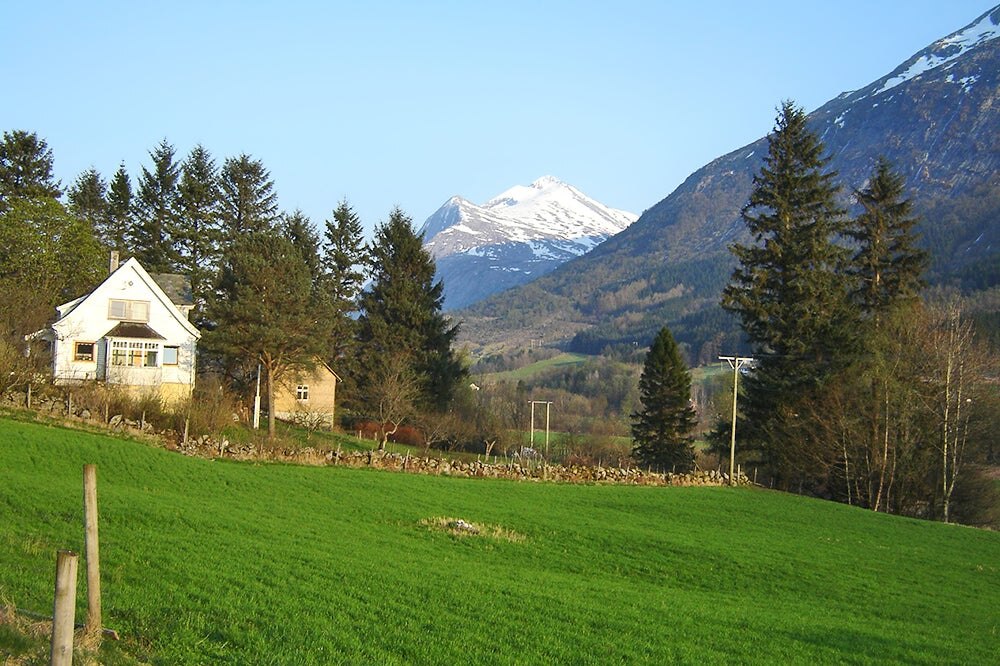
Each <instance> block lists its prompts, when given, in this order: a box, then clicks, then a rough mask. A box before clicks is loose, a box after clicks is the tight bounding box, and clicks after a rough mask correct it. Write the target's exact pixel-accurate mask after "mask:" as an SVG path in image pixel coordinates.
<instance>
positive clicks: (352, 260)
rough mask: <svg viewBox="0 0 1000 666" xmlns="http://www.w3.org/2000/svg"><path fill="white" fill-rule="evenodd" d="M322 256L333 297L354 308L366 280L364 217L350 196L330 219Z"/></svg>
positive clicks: (343, 308)
mask: <svg viewBox="0 0 1000 666" xmlns="http://www.w3.org/2000/svg"><path fill="white" fill-rule="evenodd" d="M322 259H323V269H324V272H325V273H326V275H327V278H328V279H329V282H330V296H331V298H332V299H333V300H334V301H335V302H336V303H337V304H338V306H339V307H340V309H341V311H342V312H349V311H351V310H353V309H354V307H356V305H357V303H356V299H357V297H358V294H359V293H360V292H361V285H362V282H363V281H364V274H363V273H362V272H361V267H362V265H363V264H364V262H365V247H364V237H363V229H362V227H361V219H360V218H359V217H358V215H357V213H355V212H354V209H353V208H351V205H350V204H349V203H347V200H346V199H345V200H343V201H341V202H340V203H339V204H338V205H337V208H336V209H335V210H334V211H333V219H332V220H327V221H326V231H325V233H324V242H323V253H322Z"/></svg>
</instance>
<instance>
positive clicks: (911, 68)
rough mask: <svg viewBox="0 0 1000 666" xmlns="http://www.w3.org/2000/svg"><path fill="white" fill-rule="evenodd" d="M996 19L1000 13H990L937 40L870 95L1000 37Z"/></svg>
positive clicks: (883, 90)
mask: <svg viewBox="0 0 1000 666" xmlns="http://www.w3.org/2000/svg"><path fill="white" fill-rule="evenodd" d="M995 17H997V18H995ZM998 19H1000V12H998V11H997V10H991V11H989V12H987V13H986V14H983V15H982V16H981V17H979V18H978V19H977V20H976V21H975V22H973V23H972V24H971V25H969V26H967V27H965V28H963V29H962V30H959V31H958V32H955V33H952V34H951V35H949V36H948V37H945V38H944V39H939V40H938V41H936V42H934V43H933V44H931V46H930V47H929V48H927V49H926V50H925V52H923V53H921V54H919V55H918V56H917V57H916V58H914V59H913V60H912V61H910V63H909V64H908V65H907V66H906V69H904V70H903V71H901V72H899V73H898V74H893V75H892V76H890V77H889V78H888V79H886V81H885V83H883V84H882V87H880V88H879V89H878V90H876V91H875V92H874V93H872V94H873V95H880V94H882V93H884V92H885V91H886V90H891V89H892V88H895V87H896V86H898V85H899V84H901V83H904V82H906V81H909V80H910V79H913V78H916V77H918V76H920V75H921V74H923V73H925V72H928V71H930V70H932V69H937V68H938V67H940V66H942V65H944V64H947V63H949V62H951V61H952V60H955V59H956V58H959V57H960V56H961V55H962V54H963V53H965V52H966V51H968V50H969V49H972V48H975V47H976V46H978V45H980V44H982V43H983V42H987V41H989V40H991V39H996V38H997V37H1000V27H998V25H997V23H998ZM897 71H898V70H897Z"/></svg>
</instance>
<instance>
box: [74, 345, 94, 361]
mask: <svg viewBox="0 0 1000 666" xmlns="http://www.w3.org/2000/svg"><path fill="white" fill-rule="evenodd" d="M73 360H74V361H93V360H94V343H93V342H74V343H73Z"/></svg>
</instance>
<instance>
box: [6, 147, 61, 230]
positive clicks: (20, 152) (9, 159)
mask: <svg viewBox="0 0 1000 666" xmlns="http://www.w3.org/2000/svg"><path fill="white" fill-rule="evenodd" d="M52 164H53V159H52V149H51V148H49V145H48V144H47V143H46V142H45V139H40V138H38V135H37V134H35V133H34V132H26V131H24V130H14V131H12V132H4V133H3V138H2V139H0V213H2V212H3V211H4V210H6V209H7V208H8V207H9V206H10V202H11V201H12V200H13V199H19V198H20V199H38V198H50V199H55V198H57V197H59V196H60V195H61V194H62V188H61V187H60V186H59V183H58V182H56V180H55V179H54V178H53V177H52Z"/></svg>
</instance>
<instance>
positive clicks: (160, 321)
mask: <svg viewBox="0 0 1000 666" xmlns="http://www.w3.org/2000/svg"><path fill="white" fill-rule="evenodd" d="M56 310H57V315H58V319H57V320H56V322H55V323H54V324H53V325H52V332H53V336H52V337H53V368H52V370H53V377H54V379H55V381H56V382H62V383H65V382H71V381H80V380H91V379H96V380H104V381H107V382H109V383H116V384H120V385H123V386H139V387H149V386H157V387H159V386H164V385H176V386H181V387H186V388H185V389H181V390H180V392H181V393H183V392H185V391H186V392H190V388H191V386H193V385H194V375H195V354H196V343H197V340H198V339H199V338H200V337H201V334H200V333H199V331H198V329H197V328H195V326H194V325H193V324H191V322H189V321H188V319H187V317H186V316H185V313H184V312H182V311H181V309H179V308H178V306H177V305H175V304H174V303H173V302H172V300H171V298H170V297H169V296H168V295H167V294H166V293H165V292H164V290H163V289H162V288H161V287H160V286H159V285H158V284H157V282H156V281H155V280H153V278H152V277H151V276H150V275H149V273H147V272H146V270H145V269H144V268H143V267H142V266H141V265H140V264H139V262H138V261H137V260H136V259H135V258H134V257H133V258H131V259H129V260H128V261H126V262H125V263H123V264H121V266H119V267H118V269H117V270H115V271H114V272H113V273H112V274H111V275H110V276H108V278H107V279H105V280H104V282H102V283H101V284H100V285H98V286H97V287H96V288H95V289H94V290H93V291H92V292H90V293H89V294H86V295H85V296H82V297H80V298H77V299H75V300H73V301H69V302H68V303H64V304H62V305H60V306H59V307H58V308H57V309H56Z"/></svg>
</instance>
